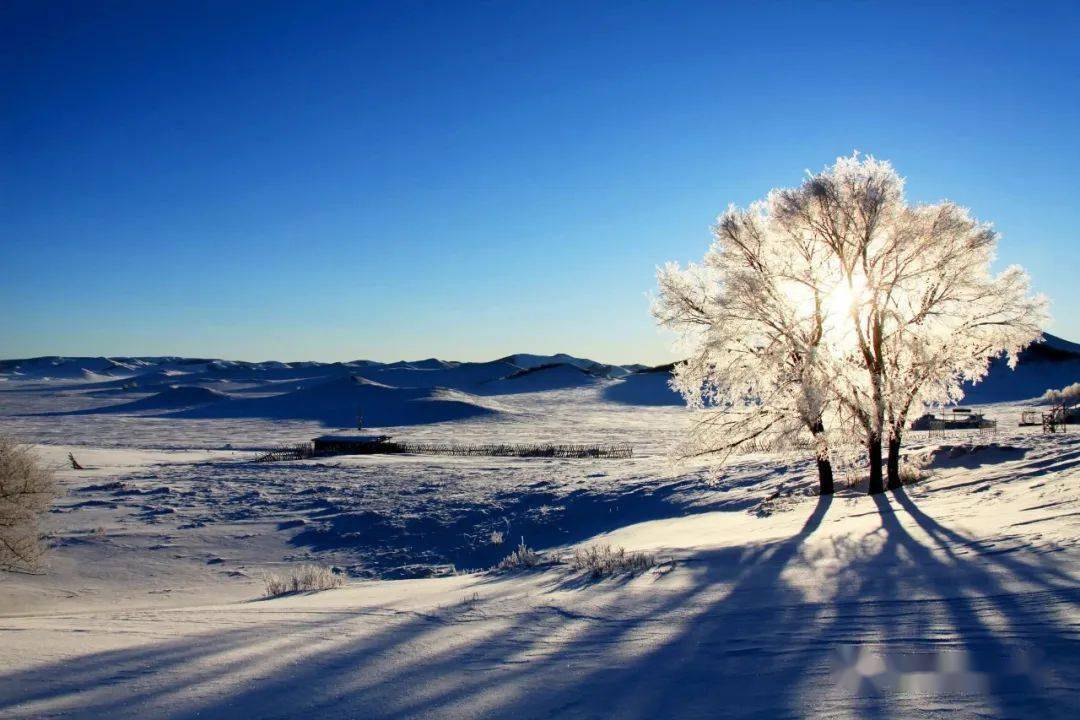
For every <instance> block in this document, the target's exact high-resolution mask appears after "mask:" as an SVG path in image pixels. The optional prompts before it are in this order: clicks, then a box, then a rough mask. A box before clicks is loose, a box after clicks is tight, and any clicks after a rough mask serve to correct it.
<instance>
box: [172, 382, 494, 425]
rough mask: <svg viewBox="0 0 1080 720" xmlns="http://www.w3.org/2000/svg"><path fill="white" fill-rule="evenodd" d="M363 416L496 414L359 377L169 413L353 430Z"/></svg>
mask: <svg viewBox="0 0 1080 720" xmlns="http://www.w3.org/2000/svg"><path fill="white" fill-rule="evenodd" d="M358 412H362V413H363V417H364V423H365V424H366V425H369V426H378V427H381V426H391V425H416V424H422V423H437V422H445V421H447V420H462V419H465V418H470V417H477V416H481V415H492V414H495V413H496V412H498V411H497V410H496V409H494V408H493V407H491V406H489V405H486V404H484V403H483V402H482V401H481V400H480V399H479V398H475V397H472V396H469V395H467V394H465V393H456V394H452V395H451V394H448V393H446V392H445V391H442V390H439V389H434V388H398V387H391V386H388V385H382V384H379V383H376V382H372V381H370V380H366V379H364V378H361V377H352V376H349V377H343V378H337V379H334V380H330V381H328V382H325V383H321V384H318V385H314V386H312V387H306V388H301V389H300V390H294V391H292V392H286V393H282V394H280V395H272V396H270V397H262V398H251V399H238V400H234V401H233V402H230V403H221V404H215V405H210V406H205V407H198V408H193V409H190V410H184V411H181V412H177V413H172V414H171V415H170V417H173V418H201V419H209V418H218V419H220V418H267V419H277V420H313V421H315V422H319V423H321V424H323V425H326V426H328V427H352V426H354V425H355V423H356V418H357V413H358Z"/></svg>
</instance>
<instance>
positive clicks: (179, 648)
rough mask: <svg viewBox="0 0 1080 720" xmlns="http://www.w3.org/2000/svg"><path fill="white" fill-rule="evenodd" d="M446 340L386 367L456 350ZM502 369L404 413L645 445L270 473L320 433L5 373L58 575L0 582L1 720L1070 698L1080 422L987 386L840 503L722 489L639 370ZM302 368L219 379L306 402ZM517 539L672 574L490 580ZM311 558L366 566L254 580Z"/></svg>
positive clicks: (513, 434)
mask: <svg viewBox="0 0 1080 720" xmlns="http://www.w3.org/2000/svg"><path fill="white" fill-rule="evenodd" d="M425 362H426V363H428V365H426V366H423V365H420V364H414V365H413V366H412V368H413V369H412V370H410V369H408V368H404V369H403V368H401V367H392V368H389V369H386V370H383V371H381V372H384V373H385V374H386V375H385V377H386V378H389V377H390V376H391V375H390V374H391V373H393V377H395V378H398V377H400V376H402V375H403V374H405V375H406V376H408V377H411V375H408V373H414V374H415V373H419V372H442V370H440V369H439V367H440V366H437V365H436V364H435V363H434V361H431V362H428V361H425ZM521 362H524V361H523V360H522V361H521ZM529 364H530V365H531V366H533V367H535V366H536V365H543V364H544V363H543V362H540V361H539V360H536V361H532V362H530V363H529ZM485 367H486V366H481V365H477V366H475V367H465V368H464V369H461V368H459V367H453V368H451V369H450V370H452V371H453V372H454V373H457V374H458V375H461V376H465V374H466V373H468V374H469V375H468V383H469V384H466V383H465V382H464V381H463V383H462V385H461V386H459V387H457V388H456V389H455V391H456V392H462V393H466V392H467V393H468V394H469V396H470V398H474V399H470V400H468V402H469V403H475V406H476V407H481V406H482V407H485V408H494V410H493V411H492V412H472V411H470V412H466V413H463V414H462V416H461V417H460V418H459V419H456V420H453V421H450V422H437V423H431V424H409V425H406V426H401V427H393V428H388V431H389V432H391V433H392V434H393V435H394V436H395V437H396V438H402V439H415V440H424V441H439V442H457V443H483V442H545V441H551V442H571V441H573V442H577V441H580V442H597V443H607V442H630V443H632V444H633V445H634V449H635V455H634V457H633V458H632V459H630V460H562V459H523V458H485V457H438V456H429V457H423V456H381V457H380V456H369V457H352V458H345V457H341V458H333V459H315V460H308V461H297V462H284V463H269V464H257V463H253V462H251V459H252V458H253V457H254V455H255V453H254V452H253V450H254V449H256V448H265V447H269V446H273V445H276V444H279V443H284V442H295V441H300V440H305V439H309V438H311V437H313V436H315V435H317V434H320V433H321V432H324V431H325V426H324V424H322V423H319V422H316V421H312V420H293V419H281V418H277V419H275V418H260V417H218V418H213V417H202V418H190V417H186V418H178V417H161V416H160V415H156V414H152V413H147V412H145V411H138V414H134V415H129V414H121V413H91V414H71V412H72V411H82V410H86V409H92V408H95V407H98V406H101V405H106V404H109V403H115V404H120V403H123V402H130V401H131V398H129V397H127V394H128V393H130V390H125V391H121V390H119V389H117V390H115V391H114V390H110V389H107V388H106V384H107V383H109V382H113V381H114V380H115V378H113V377H112V376H109V375H107V374H106V373H107V372H114V373H116V372H120V375H121V379H122V380H125V382H126V378H127V377H128V375H125V374H124V371H117V370H116V369H115V368H110V367H107V366H104V365H103V366H101V367H94V368H92V370H93V373H94V375H93V377H88V376H87V375H86V374H85V373H67V375H68V376H66V377H64V378H63V379H61V380H48V381H46V380H44V379H42V378H40V377H9V378H8V380H7V381H6V382H5V383H3V384H2V385H0V433H4V434H8V435H13V436H15V437H17V438H19V439H21V440H23V441H27V442H32V443H35V444H36V446H37V448H38V451H39V453H40V454H41V455H42V456H43V457H44V458H45V459H46V461H47V462H49V463H51V464H53V465H55V466H56V467H57V468H58V476H59V477H60V479H61V482H62V485H63V488H64V494H63V495H62V496H61V498H60V499H59V501H58V502H57V505H56V507H55V511H54V512H53V513H51V515H50V517H49V530H50V531H51V533H52V542H53V544H54V548H53V550H52V552H51V553H50V555H49V557H48V561H47V568H46V570H47V572H45V573H44V574H41V575H12V574H7V575H3V576H0V717H3V718H7V717H12V718H24V717H86V718H99V717H113V718H129V717H130V718H149V717H167V718H189V717H190V718H194V717H199V718H217V717H220V718H226V717H252V718H290V717H307V716H310V717H331V718H339V717H340V718H383V717H385V718H410V717H415V718H429V717H435V718H438V717H448V718H474V717H513V718H515V719H518V718H547V717H575V718H590V717H627V718H651V717H709V718H714V717H762V718H774V717H781V718H782V717H845V718H847V717H850V718H863V717H946V716H948V717H956V716H959V717H987V718H989V717H994V718H998V717H1021V718H1026V717H1034V718H1053V717H1074V716H1075V708H1076V707H1077V706H1080V663H1078V660H1080V632H1078V631H1080V605H1078V603H1080V586H1078V584H1077V578H1078V577H1080V564H1078V563H1080V555H1078V548H1077V541H1078V538H1080V508H1078V505H1080V485H1078V480H1080V470H1078V467H1080V434H1078V433H1074V432H1070V433H1067V434H1064V435H1056V436H1048V435H1042V434H1041V433H1039V432H1037V431H1036V430H1035V429H1031V428H1018V427H1017V419H1018V417H1019V412H1020V410H1021V409H1022V407H1023V405H1022V404H998V405H993V406H987V407H986V408H984V409H985V410H986V411H987V412H988V413H989V414H990V415H991V416H992V417H995V418H997V419H999V421H1000V426H999V429H998V431H997V432H996V433H995V434H993V435H989V434H985V433H984V434H981V435H977V434H968V435H965V434H960V435H956V436H952V437H934V438H927V437H926V434H925V433H918V434H916V433H912V437H910V438H909V442H908V445H909V447H910V452H911V454H912V456H913V457H914V456H921V457H923V458H924V459H925V461H926V463H927V467H928V470H929V472H930V475H929V477H927V478H926V479H925V480H923V481H921V482H919V483H917V484H914V485H911V486H908V487H907V488H906V489H905V490H904V491H902V492H897V493H895V494H889V495H887V496H883V497H878V498H870V497H866V496H864V495H862V494H861V492H860V491H859V489H858V488H857V487H851V488H845V489H843V490H842V491H841V492H840V493H839V494H838V495H837V496H836V497H834V498H832V499H831V500H819V499H818V498H816V497H813V496H812V495H809V494H808V493H807V490H808V489H809V488H812V487H813V485H814V474H813V472H814V471H813V467H812V465H811V464H810V463H808V462H807V461H806V459H805V458H802V457H799V456H796V455H776V454H759V455H751V456H745V457H742V458H738V459H736V460H735V461H733V463H732V464H731V465H730V466H729V467H727V468H725V470H724V471H723V473H722V474H721V477H720V478H719V480H718V482H711V481H710V477H709V473H708V468H706V467H705V466H686V465H682V466H672V465H671V464H670V462H669V461H668V458H667V457H666V454H665V451H666V448H667V447H668V446H669V444H670V442H671V441H672V440H673V439H674V438H675V436H676V435H677V434H678V433H679V431H680V428H681V427H682V424H683V423H684V422H685V421H686V416H685V413H684V411H682V410H681V409H680V408H678V407H676V406H672V405H668V404H664V402H663V396H662V393H661V392H659V391H658V388H657V387H654V383H652V382H651V381H649V380H648V379H646V380H642V376H633V375H631V376H628V377H630V378H633V379H632V381H631V382H630V383H629V384H628V383H627V380H626V378H625V377H622V376H621V374H619V373H609V374H608V375H607V376H603V377H601V376H599V375H597V376H595V377H582V376H580V375H578V374H572V373H571V372H569V371H567V370H566V369H565V368H556V369H555V370H554V371H551V370H545V369H543V368H542V369H541V370H539V371H534V372H529V373H524V374H520V375H518V376H517V377H515V378H506V379H502V378H496V379H495V380H496V382H493V383H490V382H489V381H487V380H484V381H483V382H479V383H478V382H477V380H476V375H475V374H476V373H481V372H483V371H485ZM60 369H61V370H65V369H64V368H63V367H61V368H60ZM141 370H142V368H127V371H128V372H129V374H130V373H134V372H137V371H141ZM299 370H300V368H297V369H294V370H293V371H286V370H282V369H280V368H269V369H267V370H266V371H265V372H267V373H275V375H274V377H273V378H267V379H265V380H264V381H262V382H260V383H245V382H243V378H240V379H239V380H237V378H235V377H234V378H233V379H232V380H231V381H230V382H231V384H230V383H220V384H218V385H219V386H218V387H216V388H215V389H217V390H221V391H222V392H226V393H228V394H230V395H233V396H234V397H238V396H240V395H242V394H244V393H246V394H248V395H250V396H252V397H256V398H257V397H269V396H271V395H273V394H274V393H273V392H271V390H270V387H271V386H270V383H285V384H286V385H284V386H282V387H281V388H280V389H279V390H277V391H276V392H281V391H284V390H286V389H287V390H288V391H289V392H302V388H301V390H298V389H297V387H298V385H303V383H302V382H301V379H299V378H298V377H293V376H292V375H290V372H292V373H293V375H295V374H296V372H298V371H299ZM219 372H220V371H219ZM65 373H66V370H65ZM57 374H64V373H57ZM447 376H448V377H449V375H447ZM562 376H566V378H569V379H568V380H567V382H565V383H563V384H562V385H559V383H558V382H557V381H558V379H559V378H560V377H562ZM322 379H325V378H321V377H320V379H319V381H318V382H313V385H312V386H314V387H319V386H320V385H321V380H322ZM474 383H475V384H474ZM553 386H554V387H553ZM639 386H640V387H639ZM660 390H662V388H660ZM122 393H124V397H119V395H120V394H122ZM147 396H148V394H147V393H136V396H135V397H134V399H135V400H138V399H140V398H141V397H147ZM298 397H301V398H302V397H306V395H300V396H298ZM635 401H636V402H635ZM224 402H228V403H233V402H246V401H245V400H242V399H232V400H228V401H223V402H222V403H218V402H215V403H214V405H215V406H217V405H220V404H223V403H224ZM393 402H394V403H396V402H398V400H396V399H395V400H393ZM391 404H392V403H390V401H388V405H387V406H388V407H389V406H391ZM395 407H396V406H395ZM56 413H64V414H56ZM1073 429H1074V428H1070V431H1071V430H1073ZM69 452H72V453H73V454H74V455H75V456H76V458H77V459H78V461H79V462H80V463H81V464H82V465H83V466H84V467H85V468H86V469H85V470H80V471H75V470H71V469H68V468H66V467H65V462H66V458H67V454H68V453H69ZM500 537H501V542H499V540H500ZM522 537H524V539H525V541H526V542H527V543H528V544H529V545H531V546H533V547H537V548H540V549H543V550H545V551H547V553H548V555H549V557H552V558H558V557H565V556H566V555H567V554H568V553H569V552H570V551H571V549H572V548H573V547H574V546H576V545H583V544H584V545H588V544H595V543H610V544H613V545H619V546H624V547H626V548H627V549H641V550H648V551H650V552H653V553H655V555H656V556H657V558H658V560H659V561H660V564H659V565H658V567H656V568H655V569H653V570H650V571H648V572H646V573H644V574H642V575H639V576H636V577H629V576H621V577H616V578H609V579H604V580H599V581H596V580H591V579H589V578H586V577H583V576H582V575H580V574H579V573H575V572H574V571H573V570H572V569H571V568H570V566H569V565H567V564H554V565H549V566H546V567H544V568H541V569H537V570H531V571H525V572H519V573H504V574H499V573H489V572H469V571H472V570H482V569H483V568H486V567H489V566H490V565H492V564H494V563H495V562H496V561H497V560H498V559H499V558H501V557H503V556H504V555H506V554H507V553H508V552H509V551H510V549H512V547H513V546H514V545H516V544H517V542H518V541H519V540H520V539H521V538H522ZM311 560H314V561H317V562H321V563H326V564H332V565H335V566H336V567H338V568H341V569H343V570H344V571H346V572H347V573H348V574H349V576H350V582H349V583H348V584H347V585H346V587H344V588H341V589H338V590H331V591H326V592H321V593H316V594H305V595H295V596H289V597H284V598H279V599H274V600H264V599H260V595H261V592H262V582H261V579H260V578H261V576H262V575H263V574H265V573H266V572H269V571H273V570H275V569H279V568H281V567H284V566H288V565H289V564H292V563H298V562H304V561H311ZM396 578H405V579H396Z"/></svg>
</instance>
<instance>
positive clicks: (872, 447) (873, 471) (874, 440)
mask: <svg viewBox="0 0 1080 720" xmlns="http://www.w3.org/2000/svg"><path fill="white" fill-rule="evenodd" d="M866 448H867V450H869V453H870V487H869V488H868V490H867V492H868V493H869V494H870V495H877V494H879V493H883V492H885V479H884V477H883V475H882V472H881V435H879V434H877V433H871V434H870V438H869V439H868V440H867V441H866Z"/></svg>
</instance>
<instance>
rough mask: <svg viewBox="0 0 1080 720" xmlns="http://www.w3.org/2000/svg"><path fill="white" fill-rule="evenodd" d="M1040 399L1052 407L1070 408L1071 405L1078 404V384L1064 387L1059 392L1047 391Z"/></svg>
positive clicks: (1079, 386)
mask: <svg viewBox="0 0 1080 720" xmlns="http://www.w3.org/2000/svg"><path fill="white" fill-rule="evenodd" d="M1040 399H1041V400H1042V401H1043V402H1047V403H1051V404H1053V405H1062V406H1064V407H1067V408H1071V407H1072V406H1073V405H1078V404H1080V382H1074V383H1073V384H1072V385H1066V386H1065V387H1063V388H1061V389H1060V390H1052V389H1051V390H1047V391H1046V392H1045V393H1043V395H1042V398H1040Z"/></svg>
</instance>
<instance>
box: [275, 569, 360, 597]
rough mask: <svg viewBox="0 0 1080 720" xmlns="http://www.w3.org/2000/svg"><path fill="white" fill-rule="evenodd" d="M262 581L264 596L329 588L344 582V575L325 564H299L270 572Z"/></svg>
mask: <svg viewBox="0 0 1080 720" xmlns="http://www.w3.org/2000/svg"><path fill="white" fill-rule="evenodd" d="M263 581H264V582H265V583H266V593H265V595H266V597H278V596H280V595H288V594H289V593H296V592H318V591H320V590H331V589H333V588H338V587H341V586H342V585H344V584H345V578H344V577H342V576H341V575H338V574H337V573H335V572H334V571H333V570H331V569H330V568H328V567H326V566H325V565H299V566H297V567H295V568H291V569H290V570H289V571H288V572H285V573H271V574H269V575H267V576H266V577H265V578H263Z"/></svg>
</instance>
